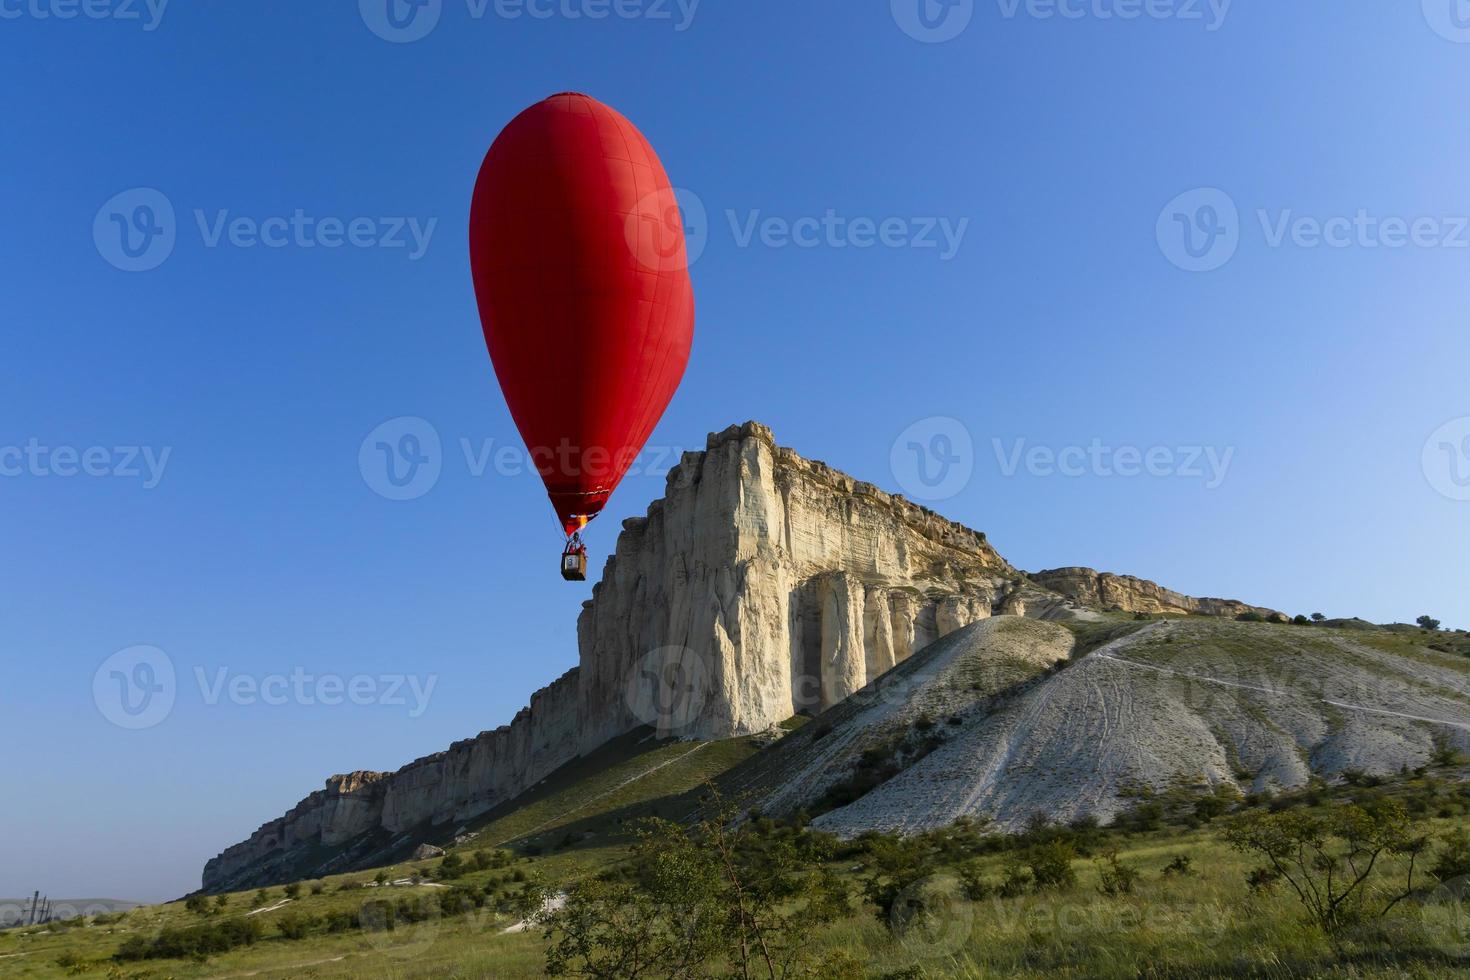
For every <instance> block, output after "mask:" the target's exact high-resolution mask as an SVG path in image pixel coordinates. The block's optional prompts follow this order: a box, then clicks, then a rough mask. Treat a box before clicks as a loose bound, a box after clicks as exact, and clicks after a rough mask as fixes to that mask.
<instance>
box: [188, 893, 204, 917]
mask: <svg viewBox="0 0 1470 980" xmlns="http://www.w3.org/2000/svg"><path fill="white" fill-rule="evenodd" d="M184 908H186V909H188V910H189V911H190V912H193V913H194V914H195V915H208V914H209V897H208V896H206V895H190V896H189V897H188V898H186V899H184Z"/></svg>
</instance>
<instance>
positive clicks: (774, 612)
mask: <svg viewBox="0 0 1470 980" xmlns="http://www.w3.org/2000/svg"><path fill="white" fill-rule="evenodd" d="M1071 571H1073V570H1066V572H1068V573H1070V572H1071ZM1033 579H1034V581H1031V580H1027V579H1026V578H1025V576H1023V575H1022V574H1021V573H1020V572H1018V571H1016V570H1015V569H1014V568H1012V567H1011V566H1010V565H1009V564H1008V563H1007V562H1006V561H1005V560H1004V559H1002V558H1001V557H1000V555H998V554H997V553H996V551H995V549H993V548H992V547H991V546H990V544H989V542H988V541H987V540H986V537H985V535H984V534H981V533H979V532H976V531H972V530H970V529H969V528H966V527H963V526H961V525H959V524H955V523H952V522H950V521H947V520H945V519H944V518H942V517H940V516H939V515H937V514H935V513H933V512H932V511H929V510H927V509H925V508H923V507H920V506H918V505H916V504H913V503H911V502H909V501H907V500H905V499H903V498H902V497H899V496H894V495H891V494H888V493H885V492H883V491H882V490H879V489H878V488H877V487H875V486H873V485H871V484H868V483H863V482H861V481H858V480H854V479H853V478H852V477H849V476H846V475H844V474H842V473H839V472H837V471H836V470H833V469H832V468H830V467H828V466H826V465H825V464H823V463H820V462H814V461H811V460H807V459H804V458H802V457H801V456H799V455H797V454H796V453H795V452H793V451H791V450H790V449H784V448H781V447H779V446H777V445H776V442H775V439H774V438H773V436H772V434H771V432H770V430H769V429H767V428H765V427H764V426H762V425H759V424H756V423H753V422H752V423H747V424H745V425H743V426H733V427H731V428H729V429H726V430H725V431H724V432H721V433H718V434H715V435H711V436H710V438H709V441H708V444H707V447H706V449H705V451H704V452H699V453H687V454H685V456H684V457H683V459H682V460H681V461H680V464H679V466H678V467H676V468H675V469H674V471H673V472H672V473H671V474H670V476H669V480H668V486H667V490H666V493H665V496H664V497H663V499H661V500H658V501H655V502H654V503H653V504H652V505H651V506H650V507H649V509H648V513H647V515H646V516H645V517H642V518H637V519H634V520H629V521H626V522H624V525H623V531H622V533H621V535H620V536H619V537H618V541H617V547H616V551H615V553H614V554H613V556H612V557H611V558H609V559H608V561H607V565H606V567H605V569H604V571H603V575H602V579H601V581H600V582H599V584H598V585H597V586H596V588H595V589H594V590H593V598H592V600H591V601H590V602H588V603H587V604H586V605H585V607H584V609H583V611H582V614H581V617H580V619H579V621H578V629H577V636H578V647H579V666H578V667H577V668H575V669H573V670H572V671H570V672H568V673H567V674H566V675H565V676H563V677H562V678H561V679H559V680H557V681H556V682H555V683H553V684H551V685H550V686H549V687H547V688H545V689H543V690H541V691H539V692H537V693H536V694H535V695H533V696H532V698H531V703H530V706H529V707H528V708H526V709H524V710H522V711H521V712H520V713H519V714H517V715H516V717H515V719H514V720H513V721H512V722H511V723H510V724H509V725H506V726H503V727H501V728H498V729H495V730H494V731H489V732H484V733H481V734H480V735H478V736H476V737H475V738H472V739H469V740H466V741H463V742H459V743H456V744H455V745H453V746H451V747H450V748H449V749H448V751H445V752H440V753H437V754H435V755H431V756H428V757H426V758H423V759H419V760H417V761H415V762H413V763H410V764H409V765H407V766H404V767H403V768H402V769H399V770H398V771H397V772H393V773H379V772H358V773H352V774H350V775H344V776H333V777H332V778H331V779H329V780H328V781H327V784H326V787H325V788H324V789H322V790H319V791H317V792H315V793H312V794H311V795H310V796H308V797H307V798H306V799H305V800H303V801H302V802H301V803H299V804H298V805H297V806H296V807H294V808H293V809H292V810H291V812H290V813H288V814H286V815H285V816H284V817H280V818H278V819H276V820H272V821H271V822H269V823H267V824H265V825H264V826H262V827H261V828H260V829H259V830H257V831H256V832H255V833H254V834H253V835H251V837H250V838H249V839H248V840H246V841H244V842H242V843H240V844H236V845H234V846H233V847H230V848H229V849H227V850H226V851H224V852H223V853H222V854H220V855H219V856H218V857H216V858H214V859H213V860H211V861H210V862H209V863H208V864H207V865H206V866H205V869H204V888H205V889H206V890H208V891H220V890H227V889H230V888H237V887H256V886H257V885H261V884H270V883H274V882H275V881H279V880H285V879H286V878H288V877H291V876H294V877H297V878H300V877H305V876H307V875H308V874H311V873H325V872H326V871H328V870H338V871H340V870H345V869H346V866H347V865H351V864H353V863H354V862H357V863H362V861H365V860H366V859H367V857H368V856H373V857H381V856H382V854H383V853H385V851H384V848H385V847H386V848H389V849H391V848H393V847H396V846H398V845H399V844H404V843H409V844H411V843H412V842H413V839H414V836H415V835H422V834H423V832H424V831H425V828H432V827H438V826H441V825H444V824H447V823H448V822H449V821H454V822H455V824H454V825H457V824H459V823H461V822H464V821H466V820H469V819H471V818H473V817H476V816H479V815H481V814H484V813H486V812H488V811H489V810H491V809H493V808H495V807H496V806H499V805H501V804H503V803H506V802H507V801H509V800H512V799H514V798H515V797H516V796H518V795H519V794H521V793H522V792H524V791H525V790H527V789H529V788H530V787H532V786H534V785H536V784H537V783H538V782H540V781H541V780H542V779H544V778H545V777H546V776H548V775H549V774H551V773H552V772H553V771H555V770H556V769H557V768H559V767H560V766H562V765H564V764H566V763H567V762H569V761H571V760H572V759H574V758H576V757H578V756H579V755H584V754H586V753H587V752H590V751H591V750H593V749H596V748H597V747H598V746H601V745H603V744H604V743H606V742H607V741H609V740H610V739H613V738H615V737H617V736H619V735H622V734H624V733H627V732H629V731H632V730H634V729H638V728H641V727H644V726H651V727H653V728H654V729H655V730H657V731H658V733H659V734H661V735H677V736H682V737H691V738H704V739H714V738H725V737H730V736H734V735H742V734H750V733H756V732H762V731H765V730H768V729H770V728H772V727H773V726H775V725H777V724H778V723H780V722H782V721H784V720H786V719H788V718H790V717H791V716H792V715H795V714H798V713H807V714H815V713H817V712H819V711H821V710H823V709H826V708H829V707H831V706H832V705H835V704H837V703H838V702H841V701H842V700H843V699H844V698H847V697H848V696H849V695H851V694H853V693H854V692H856V691H859V690H861V689H862V688H863V687H864V686H866V685H867V684H868V683H869V682H870V681H872V680H874V679H876V678H877V677H879V676H880V675H882V674H884V673H885V672H887V671H888V670H890V669H891V668H893V667H894V666H895V665H898V664H902V663H903V662H905V661H906V660H908V659H909V658H910V657H911V656H913V655H914V654H915V653H916V652H918V651H919V650H921V649H923V648H924V647H926V646H928V645H929V644H931V643H933V642H934V641H936V640H938V639H939V638H941V637H944V636H947V635H949V634H951V633H954V632H955V631H957V630H959V629H961V628H963V627H965V626H967V625H969V624H972V623H975V622H977V621H980V620H984V619H987V618H989V617H991V616H992V615H1016V616H1019V615H1025V614H1028V613H1029V615H1032V616H1033V617H1037V618H1057V617H1065V616H1069V615H1073V610H1074V609H1075V603H1074V602H1072V601H1069V600H1066V599H1064V598H1063V597H1062V596H1060V595H1057V594H1056V592H1049V591H1047V589H1055V590H1056V591H1058V592H1059V591H1066V590H1069V589H1071V590H1075V592H1076V593H1077V595H1078V600H1079V601H1081V602H1083V603H1091V604H1097V605H1118V606H1120V607H1121V608H1140V609H1146V611H1171V610H1174V609H1176V608H1177V609H1181V610H1185V611H1202V610H1203V608H1204V607H1203V606H1200V605H1199V604H1208V603H1212V602H1216V600H1192V599H1188V598H1187V597H1185V596H1179V595H1177V594H1176V593H1172V592H1168V590H1164V589H1160V588H1159V587H1158V586H1155V585H1153V584H1152V583H1142V582H1140V581H1139V580H1136V579H1113V577H1110V576H1096V574H1095V573H1089V575H1081V574H1079V575H1072V574H1064V573H1062V572H1058V573H1043V574H1042V575H1041V576H1040V577H1033ZM1114 582H1122V583H1130V584H1129V585H1128V587H1127V588H1126V589H1121V590H1120V588H1119V587H1115V585H1114V584H1113V583H1114ZM1036 583H1040V585H1041V586H1043V587H1038V585H1037V584H1036ZM1049 583H1055V584H1054V585H1053V584H1049ZM1132 583H1137V584H1136V585H1134V584H1132ZM1145 587H1146V588H1145ZM1135 596H1136V597H1137V598H1135ZM1191 603H1192V604H1195V605H1194V606H1187V605H1186V604H1191ZM1239 605H1240V604H1233V605H1232V604H1222V605H1221V610H1222V613H1221V614H1223V615H1230V614H1232V612H1231V610H1233V609H1234V608H1235V606H1239ZM1227 607H1228V608H1227ZM1240 608H1241V609H1242V610H1244V609H1248V608H1250V607H1245V606H1240ZM395 853H396V852H395Z"/></svg>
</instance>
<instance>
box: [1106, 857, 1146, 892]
mask: <svg viewBox="0 0 1470 980" xmlns="http://www.w3.org/2000/svg"><path fill="white" fill-rule="evenodd" d="M1097 866H1098V868H1097V873H1098V887H1097V890H1098V891H1099V892H1101V893H1102V894H1104V895H1107V896H1109V897H1112V896H1117V895H1132V894H1133V886H1134V884H1135V883H1136V882H1137V881H1138V877H1139V872H1138V869H1137V868H1133V867H1129V866H1128V865H1126V864H1124V863H1123V862H1122V861H1119V860H1118V852H1117V850H1116V849H1114V850H1110V851H1108V852H1107V853H1106V854H1104V855H1103V856H1102V857H1101V858H1098V860H1097Z"/></svg>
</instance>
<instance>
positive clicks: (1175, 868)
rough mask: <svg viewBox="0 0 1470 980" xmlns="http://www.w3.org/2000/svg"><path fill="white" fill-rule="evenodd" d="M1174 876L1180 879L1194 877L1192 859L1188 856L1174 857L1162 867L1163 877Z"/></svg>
mask: <svg viewBox="0 0 1470 980" xmlns="http://www.w3.org/2000/svg"><path fill="white" fill-rule="evenodd" d="M1175 875H1178V876H1179V877H1180V878H1189V877H1192V876H1193V875H1194V859H1193V858H1191V857H1190V856H1189V855H1188V854H1176V855H1174V860H1172V861H1170V862H1169V863H1168V864H1166V865H1164V877H1165V878H1173V877H1174V876H1175Z"/></svg>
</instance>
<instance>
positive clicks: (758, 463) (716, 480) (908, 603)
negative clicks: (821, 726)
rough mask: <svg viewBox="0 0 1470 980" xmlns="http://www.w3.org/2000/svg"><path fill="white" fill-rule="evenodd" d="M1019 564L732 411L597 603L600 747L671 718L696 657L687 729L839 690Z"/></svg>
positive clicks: (642, 528) (593, 626) (629, 544)
mask: <svg viewBox="0 0 1470 980" xmlns="http://www.w3.org/2000/svg"><path fill="white" fill-rule="evenodd" d="M1017 581H1018V576H1017V574H1016V573H1015V572H1014V570H1013V569H1012V568H1011V567H1010V566H1009V565H1008V564H1006V562H1005V561H1004V560H1002V559H1001V557H1000V556H999V555H997V554H996V552H995V550H994V549H993V548H991V547H990V545H989V544H988V543H987V541H986V540H985V536H984V535H983V534H979V533H977V532H975V531H971V530H969V529H968V528H964V527H961V526H960V525H957V524H954V523H951V522H950V521H946V520H944V519H943V518H941V517H939V516H938V515H936V514H934V513H932V512H930V511H928V510H925V509H924V508H922V507H918V506H916V505H914V504H912V503H909V502H908V501H906V500H904V499H903V498H901V497H896V496H892V495H890V494H887V493H884V492H883V491H881V490H879V489H878V488H876V487H874V486H872V485H871V484H867V483H862V482H859V481H857V480H854V479H852V478H851V477H849V476H846V475H844V474H842V473H839V472H837V471H836V470H833V469H831V468H830V467H828V466H826V465H824V464H822V463H818V462H813V461H810V460H807V459H803V458H802V457H801V456H798V455H797V454H796V453H795V452H793V451H791V450H789V449H784V448H781V447H778V446H777V445H776V442H775V439H774V438H773V437H772V435H771V432H770V430H769V429H767V428H765V427H764V426H762V425H759V424H756V423H747V424H745V425H743V426H737V427H732V428H730V429H727V430H725V431H724V432H721V433H719V434H717V435H713V436H711V437H710V439H709V443H708V446H707V448H706V449H705V451H704V452H703V453H689V454H686V455H685V457H684V459H683V460H682V462H681V463H680V465H679V467H678V468H677V469H676V470H675V471H674V472H673V474H671V476H670V479H669V485H668V490H667V493H666V494H665V496H664V498H663V499H662V500H660V501H657V502H656V503H654V505H653V506H652V507H650V508H649V511H648V515H647V516H646V517H643V518H638V519H634V520H630V521H627V522H625V523H624V530H623V533H622V535H621V536H620V538H619V539H618V545H617V551H616V553H615V554H614V555H613V557H612V558H610V559H609V560H608V564H607V568H606V570H605V571H604V573H603V577H602V581H601V582H600V583H599V584H598V586H597V587H596V589H595V590H594V592H593V600H592V601H591V602H589V603H587V605H586V607H585V608H584V610H583V612H582V617H581V621H580V623H579V629H578V634H579V638H580V642H581V685H582V688H581V703H582V716H583V731H582V746H583V749H584V750H585V749H591V748H595V747H596V746H597V745H600V744H601V743H603V742H605V741H606V740H607V739H608V738H611V737H613V736H615V735H617V734H619V733H621V732H623V731H626V730H628V729H629V728H630V727H633V726H634V725H636V724H640V723H655V724H658V723H659V722H662V721H665V720H666V719H664V718H662V717H661V711H660V709H661V708H663V709H669V708H678V707H679V706H678V705H672V706H671V705H669V704H668V703H667V701H668V693H669V692H668V678H669V677H670V676H671V675H672V674H680V673H681V672H680V670H679V668H680V667H683V668H685V669H684V670H683V671H682V674H683V675H693V676H692V677H690V688H689V695H688V696H689V697H690V698H692V699H695V700H698V701H699V705H698V709H697V710H685V711H683V712H682V713H681V712H680V711H677V710H674V711H669V710H664V711H663V712H662V713H663V714H669V715H670V717H671V719H672V720H673V721H674V722H675V724H673V725H671V726H669V727H673V728H678V729H680V732H679V733H681V734H686V735H690V736H694V737H700V738H719V737H725V736H729V735H735V734H742V733H748V732H754V731H760V730H762V729H765V728H769V727H770V726H772V725H775V724H777V723H778V722H781V721H783V720H785V719H786V718H789V717H791V716H792V715H793V714H796V713H798V712H801V711H811V710H817V709H821V708H825V707H828V706H830V705H832V704H835V703H836V702H838V701H840V700H842V699H843V698H845V697H847V696H848V695H849V694H851V693H853V692H854V691H857V690H859V689H861V688H862V687H863V686H864V685H866V684H867V683H868V681H869V680H871V679H873V678H875V677H877V676H878V675H880V674H882V673H884V672H885V671H887V670H888V669H890V668H892V667H893V666H894V665H895V664H897V663H901V662H902V661H903V660H905V659H907V658H908V657H909V656H911V655H912V654H913V653H914V652H915V651H916V650H918V649H921V648H922V647H923V646H925V645H927V644H928V643H930V642H932V641H933V640H935V639H937V638H938V637H940V636H944V635H946V634H948V633H951V632H953V631H955V630H957V629H959V628H960V627H962V626H965V625H968V624H969V623H972V622H975V621H976V620H979V619H983V618H986V617H988V616H990V615H991V614H992V611H993V610H994V609H995V605H996V603H997V601H998V600H999V599H1000V598H1001V597H1002V596H1003V595H1005V594H1006V593H1007V591H1008V590H1009V589H1010V588H1011V587H1012V586H1013V584H1014V583H1015V582H1017ZM660 697H662V698H663V699H664V701H663V703H661V702H660Z"/></svg>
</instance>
